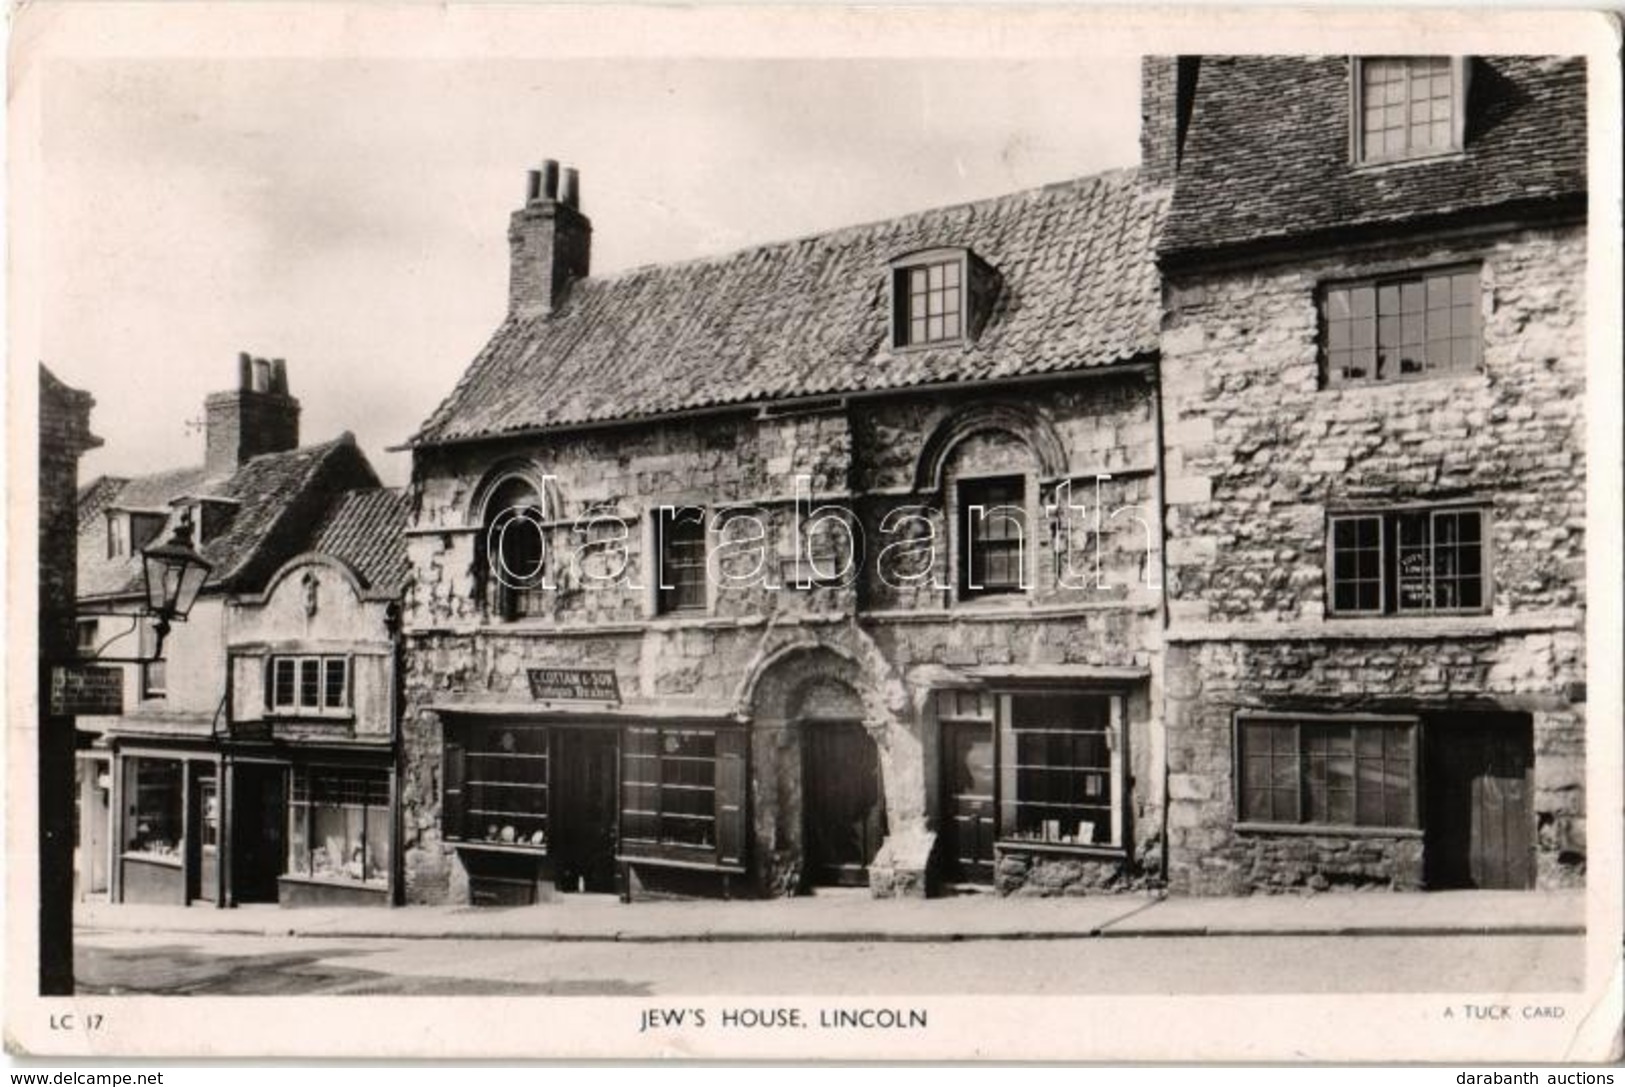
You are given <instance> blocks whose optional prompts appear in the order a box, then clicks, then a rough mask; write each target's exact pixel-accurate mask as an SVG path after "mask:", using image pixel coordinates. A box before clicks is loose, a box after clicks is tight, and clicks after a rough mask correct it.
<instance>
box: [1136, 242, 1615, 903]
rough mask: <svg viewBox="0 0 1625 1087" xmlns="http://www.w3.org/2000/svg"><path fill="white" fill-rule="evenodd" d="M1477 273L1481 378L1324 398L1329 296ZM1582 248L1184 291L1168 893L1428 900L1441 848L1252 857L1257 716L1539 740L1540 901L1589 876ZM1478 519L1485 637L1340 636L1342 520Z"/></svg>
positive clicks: (1482, 248)
mask: <svg viewBox="0 0 1625 1087" xmlns="http://www.w3.org/2000/svg"><path fill="white" fill-rule="evenodd" d="M1467 263H1476V264H1478V265H1479V266H1480V268H1481V273H1480V274H1481V290H1482V303H1481V312H1480V318H1481V322H1482V328H1483V367H1482V370H1481V371H1480V372H1473V373H1464V374H1459V375H1449V376H1442V377H1436V378H1430V379H1427V380H1417V381H1409V382H1403V383H1396V384H1392V385H1387V386H1367V387H1344V388H1324V387H1323V381H1322V377H1321V369H1320V359H1319V335H1320V325H1319V317H1318V312H1317V288H1318V286H1319V285H1320V284H1321V283H1323V282H1325V281H1328V280H1335V279H1344V278H1350V277H1357V276H1361V275H1380V274H1385V273H1389V272H1394V271H1399V270H1403V269H1408V268H1428V267H1433V266H1438V265H1450V264H1467ZM1584 267H1585V249H1584V235H1583V230H1582V229H1581V228H1578V227H1573V228H1543V229H1526V230H1520V231H1516V232H1511V233H1501V234H1498V235H1496V234H1485V235H1483V236H1479V237H1463V238H1459V239H1454V240H1450V241H1444V240H1439V241H1434V242H1428V241H1426V240H1421V241H1413V242H1411V243H1408V244H1407V245H1406V246H1404V247H1403V248H1400V247H1390V248H1380V247H1376V248H1366V249H1361V250H1356V251H1350V252H1345V253H1339V254H1335V255H1326V256H1324V257H1321V258H1314V259H1303V260H1299V261H1295V262H1291V263H1285V262H1283V263H1279V264H1276V265H1271V266H1268V267H1255V268H1247V269H1230V270H1226V271H1213V272H1207V273H1189V274H1180V275H1175V276H1172V277H1171V278H1169V280H1168V281H1167V282H1166V284H1165V298H1166V302H1167V312H1168V317H1167V322H1166V328H1167V334H1166V335H1165V337H1164V342H1163V363H1162V365H1163V397H1164V417H1165V420H1166V449H1167V451H1166V468H1167V473H1168V482H1167V500H1168V508H1167V531H1168V543H1167V557H1168V566H1169V579H1168V580H1169V593H1168V596H1169V609H1170V614H1171V626H1170V629H1169V633H1168V637H1169V642H1170V645H1169V648H1168V657H1167V661H1166V676H1167V696H1168V701H1167V709H1166V723H1167V729H1168V772H1169V779H1168V788H1169V866H1170V883H1171V886H1172V888H1173V889H1174V890H1176V891H1193V892H1205V893H1230V892H1235V891H1240V890H1246V889H1250V888H1280V887H1290V886H1305V885H1308V886H1316V887H1324V886H1332V885H1342V886H1348V885H1356V886H1381V887H1394V888H1407V887H1414V886H1417V885H1418V883H1419V882H1420V880H1421V874H1422V845H1423V843H1422V841H1421V839H1420V838H1419V837H1415V836H1411V837H1407V836H1404V835H1387V836H1385V835H1384V834H1383V833H1382V832H1378V831H1369V830H1364V829H1362V830H1361V831H1360V832H1359V833H1358V834H1346V835H1345V834H1338V835H1329V836H1327V835H1314V834H1309V835H1302V834H1285V833H1283V834H1261V833H1257V832H1247V833H1238V832H1237V831H1236V830H1235V828H1234V824H1235V822H1236V801H1235V798H1234V787H1235V781H1234V774H1233V769H1232V763H1233V758H1234V754H1233V752H1234V747H1233V745H1234V734H1233V722H1234V717H1235V713H1236V712H1237V711H1238V710H1243V709H1275V710H1283V709H1285V710H1292V709H1297V710H1316V711H1321V712H1327V711H1331V712H1336V711H1345V712H1347V711H1356V710H1360V711H1366V712H1372V711H1374V710H1383V709H1386V710H1391V711H1394V712H1403V713H1409V714H1418V715H1421V716H1422V717H1423V718H1424V720H1425V719H1426V717H1427V715H1428V714H1430V713H1436V712H1441V711H1447V710H1461V709H1473V710H1484V711H1510V712H1515V713H1526V714H1529V715H1530V719H1531V722H1532V727H1533V733H1534V749H1535V750H1534V756H1535V762H1534V769H1533V788H1534V797H1533V806H1534V813H1535V820H1536V829H1537V855H1536V865H1537V874H1538V881H1539V883H1540V884H1541V885H1543V886H1559V885H1564V884H1568V883H1572V882H1575V881H1577V880H1578V879H1579V878H1580V875H1581V873H1582V872H1583V869H1584V814H1583V798H1584V755H1583V748H1584V718H1585V707H1584V697H1585V695H1584V680H1585V670H1586V669H1585V653H1584V646H1583V641H1582V635H1581V632H1582V630H1583V610H1582V609H1583V600H1584V593H1585V583H1584V544H1585V540H1584V516H1585V465H1584V447H1585V437H1584V371H1585V350H1584V307H1583V291H1584V277H1583V273H1584ZM1453 499H1471V500H1478V501H1480V502H1482V503H1483V504H1485V505H1486V506H1487V508H1488V509H1489V533H1490V535H1489V546H1488V548H1487V549H1486V556H1487V558H1486V561H1487V563H1488V564H1489V573H1490V582H1491V588H1492V601H1491V607H1490V609H1489V614H1486V615H1476V616H1448V617H1443V616H1419V617H1410V616H1387V617H1376V618H1333V617H1329V616H1328V614H1327V611H1328V609H1327V553H1326V552H1327V540H1326V532H1327V527H1326V513H1327V511H1328V510H1329V509H1338V508H1348V507H1349V506H1350V505H1351V504H1353V505H1364V506H1372V507H1381V506H1383V505H1385V504H1395V505H1397V504H1402V503H1415V502H1429V501H1436V500H1453Z"/></svg>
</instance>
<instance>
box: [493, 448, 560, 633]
mask: <svg viewBox="0 0 1625 1087" xmlns="http://www.w3.org/2000/svg"><path fill="white" fill-rule="evenodd" d="M547 520H548V518H547V516H546V505H545V503H544V502H543V501H542V497H541V495H539V494H538V493H537V491H536V488H535V487H534V486H532V485H531V484H530V482H529V481H527V480H524V479H520V478H518V477H514V478H510V479H506V480H503V481H502V482H501V483H500V484H498V485H497V487H496V488H495V489H494V490H493V491H492V492H491V496H490V497H489V498H488V499H487V500H486V503H485V531H484V533H483V536H482V543H483V546H484V549H485V566H486V571H487V582H488V585H489V592H490V603H491V611H492V613H493V614H494V615H497V616H500V617H501V618H503V619H520V618H523V617H525V616H527V615H538V614H540V613H541V611H542V607H543V603H544V602H543V589H544V588H545V587H546V584H545V583H546V582H547V559H548V555H547V529H546V527H545V526H546V523H547Z"/></svg>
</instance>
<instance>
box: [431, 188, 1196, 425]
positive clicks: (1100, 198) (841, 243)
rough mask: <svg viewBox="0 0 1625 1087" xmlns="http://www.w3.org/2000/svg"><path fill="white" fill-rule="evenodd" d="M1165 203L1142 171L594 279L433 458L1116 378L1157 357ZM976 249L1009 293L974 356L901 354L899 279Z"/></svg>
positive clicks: (541, 329) (482, 377)
mask: <svg viewBox="0 0 1625 1087" xmlns="http://www.w3.org/2000/svg"><path fill="white" fill-rule="evenodd" d="M1165 204H1166V197H1165V196H1164V195H1162V194H1159V193H1146V192H1144V191H1143V190H1142V188H1141V186H1140V185H1139V184H1138V183H1137V178H1136V174H1135V172H1134V171H1132V170H1122V171H1114V172H1111V173H1106V174H1100V175H1097V176H1093V177H1087V178H1082V179H1079V180H1076V181H1069V182H1065V183H1062V184H1058V185H1051V186H1046V187H1044V188H1041V189H1033V190H1029V191H1026V192H1019V193H1014V194H1012V195H1008V196H1001V197H998V198H996V199H992V200H984V201H980V202H977V203H971V204H962V205H959V206H956V207H949V208H942V209H938V210H934V211H926V212H920V213H918V214H914V215H908V216H905V217H903V218H899V219H892V220H888V221H885V222H880V223H873V224H869V225H866V226H857V227H850V228H847V229H843V230H837V231H834V232H832V233H828V234H822V235H818V236H815V237H810V238H804V239H801V240H798V241H792V242H785V243H782V244H775V245H766V246H761V247H759V248H755V249H749V250H745V251H743V252H740V253H735V254H732V255H730V256H725V257H719V258H715V259H707V260H696V261H691V262H686V263H681V264H673V265H665V266H660V267H651V268H642V269H637V270H634V271H630V272H627V273H625V274H622V275H617V276H614V277H610V278H604V279H594V278H588V279H586V280H583V281H581V282H579V283H577V284H575V285H574V286H573V287H572V288H571V294H570V298H569V300H568V302H567V303H566V304H565V306H564V307H563V308H562V309H561V310H560V312H559V313H558V314H556V315H555V316H553V317H538V318H534V319H527V320H513V319H510V320H508V321H507V322H505V323H504V324H503V325H502V326H501V327H500V328H499V329H498V330H497V332H496V334H495V335H494V336H493V337H492V338H491V340H490V342H489V343H488V344H487V345H486V347H485V349H484V350H483V351H481V352H480V354H479V356H478V357H477V358H475V360H474V362H473V364H472V365H471V366H470V367H469V369H468V371H467V372H466V373H465V374H464V375H463V377H462V379H461V380H460V381H459V382H458V384H457V386H456V388H455V389H453V391H452V393H451V395H450V396H449V397H447V399H446V400H445V402H444V403H442V404H441V405H440V407H439V408H438V409H437V410H436V411H435V412H434V414H433V415H432V416H430V418H429V419H428V421H427V422H425V423H424V425H423V427H422V429H421V430H420V431H419V433H418V435H417V436H416V438H414V441H415V442H422V443H433V442H442V441H449V440H458V439H465V438H473V437H481V436H487V435H495V434H503V433H512V432H515V431H522V430H529V429H533V428H545V427H550V426H560V425H569V424H580V423H593V422H603V421H610V420H616V419H625V418H637V417H647V416H653V415H661V414H665V413H669V412H677V411H683V410H687V409H696V408H705V407H714V406H720V405H729V404H744V403H750V402H755V401H767V400H773V399H780V398H792V397H801V396H816V395H828V394H835V393H848V392H858V391H872V390H886V389H901V388H906V387H910V386H917V385H923V384H930V383H935V382H947V381H961V382H963V381H979V380H987V379H997V378H1006V377H1013V376H1016V375H1024V374H1040V373H1054V372H1061V371H1068V370H1078V369H1083V368H1087V367H1098V366H1105V365H1109V364H1111V363H1114V362H1119V361H1122V360H1125V359H1131V358H1134V357H1136V356H1141V355H1145V354H1148V353H1151V352H1154V351H1155V350H1156V347H1157V333H1158V307H1159V301H1160V299H1159V293H1158V286H1157V278H1156V270H1155V266H1154V262H1153V259H1152V255H1153V252H1154V249H1155V245H1156V235H1157V231H1158V229H1159V227H1160V225H1161V221H1162V217H1163V213H1164V210H1165ZM937 246H968V247H969V248H970V249H972V250H973V251H974V252H975V253H977V254H978V255H979V256H980V257H981V258H982V259H983V260H985V261H987V262H988V263H989V264H991V265H992V266H993V267H994V268H995V269H997V271H998V272H999V273H1000V275H1001V276H1002V277H1003V280H1004V285H1003V288H1002V289H1001V291H1000V293H999V297H998V298H997V300H996V301H995V303H994V306H993V310H992V314H991V317H990V319H989V321H988V323H987V326H986V328H985V329H983V331H982V333H981V336H980V337H979V338H978V340H977V341H976V342H975V343H972V344H969V345H965V346H960V345H957V344H956V345H954V346H952V347H942V348H935V349H910V350H907V351H894V350H893V349H892V347H891V315H890V313H889V306H890V301H889V300H890V284H889V282H888V274H889V273H888V262H889V261H891V260H892V259H894V258H896V257H899V256H903V255H905V254H908V253H911V252H914V251H918V250H921V249H927V248H932V247H937Z"/></svg>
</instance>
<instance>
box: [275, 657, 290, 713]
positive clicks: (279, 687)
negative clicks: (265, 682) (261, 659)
mask: <svg viewBox="0 0 1625 1087" xmlns="http://www.w3.org/2000/svg"><path fill="white" fill-rule="evenodd" d="M271 668H272V671H273V673H274V676H275V679H274V681H273V684H272V694H271V704H272V705H274V706H291V705H293V693H294V662H293V661H292V660H290V659H288V658H286V657H280V658H278V659H277V660H275V661H273V662H272V665H271Z"/></svg>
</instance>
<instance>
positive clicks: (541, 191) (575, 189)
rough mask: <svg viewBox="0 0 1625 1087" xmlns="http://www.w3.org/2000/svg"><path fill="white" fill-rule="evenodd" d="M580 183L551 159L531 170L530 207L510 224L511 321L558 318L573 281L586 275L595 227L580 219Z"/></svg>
mask: <svg viewBox="0 0 1625 1087" xmlns="http://www.w3.org/2000/svg"><path fill="white" fill-rule="evenodd" d="M580 203H581V179H580V176H579V175H578V174H577V173H576V171H575V170H573V169H569V168H566V169H565V171H564V177H563V181H562V184H561V182H560V177H559V164H558V163H557V162H555V161H554V160H552V159H547V160H545V161H544V162H543V163H542V168H541V169H539V170H532V171H530V176H529V179H528V183H527V185H526V189H525V206H524V207H522V208H520V209H519V210H518V211H516V212H514V213H513V218H512V219H511V220H510V221H509V223H508V253H509V261H510V263H509V273H508V316H510V317H541V316H545V315H547V314H550V313H553V312H554V311H555V310H557V309H558V308H559V307H560V306H561V305H563V304H564V299H565V297H566V295H567V294H568V293H569V290H570V283H571V281H572V280H576V279H584V278H586V275H587V266H588V258H589V256H590V255H591V252H592V223H591V221H589V220H588V219H587V217H586V216H585V215H583V214H581V207H580Z"/></svg>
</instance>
